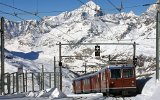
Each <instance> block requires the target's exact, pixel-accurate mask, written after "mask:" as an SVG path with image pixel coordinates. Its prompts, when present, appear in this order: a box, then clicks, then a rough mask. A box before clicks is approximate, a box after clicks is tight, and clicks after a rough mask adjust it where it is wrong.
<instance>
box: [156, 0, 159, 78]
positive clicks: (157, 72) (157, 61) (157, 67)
mask: <svg viewBox="0 0 160 100" xmlns="http://www.w3.org/2000/svg"><path fill="white" fill-rule="evenodd" d="M159 3H160V0H158V4H157V16H156V80H157V81H158V80H159V64H160V63H159V54H160V53H159V44H160V43H159V42H160V41H159V39H160V38H159V36H160V5H159Z"/></svg>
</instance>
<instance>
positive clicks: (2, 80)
mask: <svg viewBox="0 0 160 100" xmlns="http://www.w3.org/2000/svg"><path fill="white" fill-rule="evenodd" d="M3 93H4V17H2V18H1V94H3Z"/></svg>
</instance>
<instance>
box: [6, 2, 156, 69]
mask: <svg viewBox="0 0 160 100" xmlns="http://www.w3.org/2000/svg"><path fill="white" fill-rule="evenodd" d="M155 7H156V6H155V5H152V6H150V7H149V8H148V10H147V11H146V12H144V13H143V14H141V15H135V14H134V12H132V11H131V12H129V13H124V12H123V13H121V14H104V13H103V11H102V12H101V8H100V6H99V5H96V4H95V3H94V2H93V1H89V2H87V3H86V4H85V5H82V6H81V7H79V8H77V9H75V10H73V11H71V12H67V11H66V12H63V13H61V14H59V15H57V16H46V17H43V18H42V19H41V20H40V21H37V20H28V21H21V22H13V21H9V20H5V48H6V50H7V53H6V55H10V57H8V58H6V60H5V61H6V62H5V64H6V67H7V69H10V67H11V66H12V67H15V66H16V67H17V66H22V65H23V66H24V67H25V68H26V69H28V70H31V71H38V70H40V68H41V67H40V66H39V63H41V64H44V65H45V66H46V70H47V71H50V69H51V67H52V65H53V58H54V56H55V57H56V59H57V60H58V55H59V54H58V45H56V44H57V43H58V42H62V43H75V44H76V45H73V46H62V56H63V55H64V56H90V57H88V58H84V57H76V58H63V65H65V66H67V67H68V68H69V69H71V70H73V71H80V70H84V67H82V66H83V63H84V61H87V62H88V63H87V65H88V66H91V65H95V66H96V65H97V64H106V62H107V60H108V55H112V56H114V57H121V56H122V55H123V56H125V58H127V59H128V58H131V57H132V52H133V47H132V46H111V45H108V46H107V45H105V46H104V45H103V46H101V56H104V58H100V59H96V58H95V56H94V46H93V45H85V46H84V45H79V44H80V43H108V42H113V43H121V42H122V43H133V42H134V41H135V42H136V43H138V44H139V45H137V49H136V55H137V57H138V58H139V59H138V61H139V62H138V67H137V69H138V70H137V71H139V72H143V71H145V72H146V71H153V70H154V66H155V39H149V38H155V34H156V30H155V27H156V21H155V15H156V13H155V9H154V8H155ZM48 66H49V67H48ZM139 67H141V68H139ZM89 70H90V69H89V68H88V69H87V71H89ZM6 71H8V70H6Z"/></svg>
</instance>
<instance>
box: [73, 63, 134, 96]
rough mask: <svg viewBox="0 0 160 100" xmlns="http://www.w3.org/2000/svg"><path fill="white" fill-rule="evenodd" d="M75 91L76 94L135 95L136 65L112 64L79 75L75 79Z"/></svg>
mask: <svg viewBox="0 0 160 100" xmlns="http://www.w3.org/2000/svg"><path fill="white" fill-rule="evenodd" d="M73 91H74V93H75V94H81V93H103V94H104V95H107V94H113V95H135V94H136V77H135V66H134V65H131V64H130V65H110V66H106V67H105V68H103V69H101V70H100V71H98V72H96V73H93V74H89V75H85V76H81V77H78V78H76V79H74V80H73Z"/></svg>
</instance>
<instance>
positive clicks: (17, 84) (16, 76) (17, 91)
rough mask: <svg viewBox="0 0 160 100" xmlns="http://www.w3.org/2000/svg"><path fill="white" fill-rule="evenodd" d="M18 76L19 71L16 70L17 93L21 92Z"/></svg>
mask: <svg viewBox="0 0 160 100" xmlns="http://www.w3.org/2000/svg"><path fill="white" fill-rule="evenodd" d="M18 76H19V75H18V72H16V92H17V93H19V83H18V82H19V80H18V78H19V77H18Z"/></svg>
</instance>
